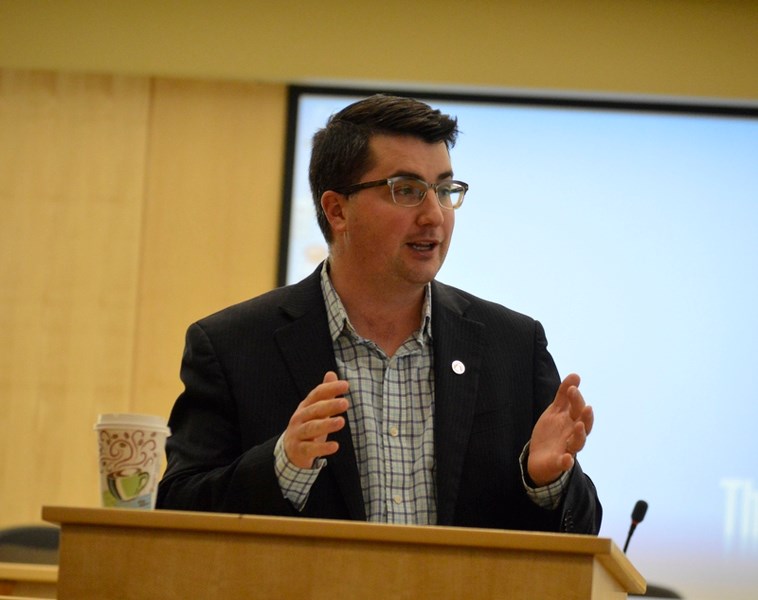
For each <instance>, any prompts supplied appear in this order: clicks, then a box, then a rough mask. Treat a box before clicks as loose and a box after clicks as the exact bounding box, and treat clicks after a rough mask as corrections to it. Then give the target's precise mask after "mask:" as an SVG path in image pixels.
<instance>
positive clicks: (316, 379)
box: [158, 95, 601, 533]
mask: <svg viewBox="0 0 758 600" xmlns="http://www.w3.org/2000/svg"><path fill="white" fill-rule="evenodd" d="M456 136H457V123H456V121H455V119H452V118H450V117H448V116H447V115H443V114H441V113H440V112H439V111H437V110H433V109H431V108H430V107H429V106H427V105H426V104H423V103H421V102H417V101H415V100H411V99H406V98H397V97H389V96H382V95H377V96H373V97H371V98H368V99H366V100H363V101H360V102H357V103H355V104H353V105H351V106H349V107H347V108H345V109H344V110H342V111H341V112H339V113H337V114H336V115H334V116H332V118H331V119H330V120H329V122H328V123H327V125H326V127H325V128H324V129H322V130H321V131H319V132H318V133H317V134H316V136H315V137H314V144H313V152H312V157H311V166H310V179H311V189H312V192H313V197H314V203H315V206H316V212H317V217H318V221H319V225H320V227H321V229H322V231H323V233H324V236H325V238H326V240H327V242H328V245H329V257H328V259H327V261H326V262H325V263H324V264H322V265H321V266H320V267H319V268H318V269H317V270H316V271H315V272H314V273H313V274H312V275H311V276H310V277H308V278H306V279H305V280H303V281H301V282H300V283H298V284H295V285H293V286H288V287H284V288H281V289H277V290H274V291H272V292H269V293H267V294H264V295H263V296H261V297H258V298H255V299H253V300H250V301H247V302H245V303H242V304H240V305H237V306H233V307H230V308H228V309H226V310H223V311H221V312H219V313H217V314H215V315H212V316H210V317H208V318H206V319H203V320H201V321H200V322H198V323H196V324H194V325H192V326H191V327H190V328H189V330H188V334H187V345H186V349H185V353H184V358H183V362H182V371H181V376H182V379H183V381H184V383H185V388H186V389H185V391H184V392H183V393H182V394H181V396H180V397H179V398H178V400H177V402H176V405H175V406H174V409H173V411H172V413H171V419H170V426H171V429H172V431H173V435H172V436H171V438H170V439H169V441H168V444H167V455H168V468H167V471H166V474H165V476H164V479H163V481H162V482H161V484H160V490H159V497H158V506H159V507H162V508H174V509H187V510H208V511H223V512H234V513H256V514H268V515H285V516H298V515H299V516H305V517H319V518H336V519H357V520H370V521H378V522H392V523H414V524H439V525H461V526H472V527H493V528H504V529H527V530H546V531H567V532H579V533H597V532H598V530H599V527H600V519H601V507H600V504H599V502H598V500H597V496H596V492H595V488H594V486H593V484H592V482H591V481H590V480H589V478H588V477H586V476H585V475H584V473H583V472H582V470H581V468H580V466H579V464H578V463H577V462H576V460H575V456H576V454H577V453H578V452H579V451H580V450H582V448H583V447H584V445H585V442H586V439H587V435H588V434H589V433H590V431H591V429H592V423H593V414H592V409H591V408H590V407H589V406H587V405H586V404H585V402H584V399H583V398H582V395H581V393H580V392H579V389H578V385H579V378H578V376H576V375H569V376H568V377H566V379H564V381H563V382H562V383H561V382H560V380H559V377H558V373H557V370H556V368H555V365H554V363H553V360H552V358H551V356H550V354H549V353H548V351H547V342H546V339H545V336H544V332H543V329H542V326H541V325H540V324H539V323H538V322H536V321H534V320H532V319H530V318H529V317H526V316H524V315H520V314H518V313H515V312H513V311H510V310H508V309H506V308H504V307H502V306H500V305H497V304H494V303H490V302H486V301H484V300H481V299H479V298H476V297H474V296H472V295H470V294H467V293H465V292H463V291H460V290H457V289H454V288H451V287H449V286H446V285H443V284H441V283H439V282H437V281H436V280H435V276H436V274H437V272H438V271H439V269H440V267H441V266H442V263H443V261H444V259H445V255H446V253H447V251H448V247H449V244H450V240H451V236H452V233H453V225H454V222H455V209H456V208H458V207H459V206H460V204H461V202H462V201H463V198H464V195H465V193H466V190H467V189H468V186H467V185H466V184H465V183H463V182H459V181H456V180H455V179H454V178H453V169H452V166H451V161H450V154H449V150H450V148H451V147H452V146H453V145H454V143H455V139H456Z"/></svg>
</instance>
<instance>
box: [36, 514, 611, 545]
mask: <svg viewBox="0 0 758 600" xmlns="http://www.w3.org/2000/svg"><path fill="white" fill-rule="evenodd" d="M42 518H43V519H44V520H45V521H48V522H51V523H57V524H60V525H74V524H78V525H99V526H118V527H138V528H148V529H176V530H189V531H208V532H213V531H215V532H219V533H232V534H233V533H237V534H264V535H273V536H286V537H291V536H318V537H321V538H331V539H350V540H361V539H365V540H366V541H372V542H376V541H385V542H397V543H408V544H414V543H416V544H426V545H429V544H432V545H459V546H477V547H484V548H486V547H491V548H499V549H508V548H513V549H519V550H537V551H552V552H561V553H565V552H568V553H572V554H608V555H610V554H611V553H612V552H613V547H614V546H615V544H614V542H613V541H612V540H610V539H608V538H602V537H596V536H591V535H581V534H566V533H542V532H532V531H511V530H499V529H476V528H468V527H443V526H430V525H424V526H421V525H393V524H385V523H366V522H357V521H340V520H331V519H300V518H292V517H270V516H261V515H247V514H227V513H208V512H189V511H175V510H138V509H124V508H79V507H64V506H45V507H43V508H42Z"/></svg>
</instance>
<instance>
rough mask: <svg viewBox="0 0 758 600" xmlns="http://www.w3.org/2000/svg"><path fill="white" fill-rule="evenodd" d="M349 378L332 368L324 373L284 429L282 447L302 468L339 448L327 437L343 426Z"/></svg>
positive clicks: (306, 467) (309, 466) (310, 465)
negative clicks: (341, 378)
mask: <svg viewBox="0 0 758 600" xmlns="http://www.w3.org/2000/svg"><path fill="white" fill-rule="evenodd" d="M348 387H349V385H348V382H347V381H343V380H339V379H337V374H336V373H335V372H334V371H328V372H327V373H326V375H324V382H323V383H320V384H319V385H317V386H316V387H315V388H314V389H313V390H312V391H311V393H310V394H308V396H307V397H306V398H305V400H303V401H302V402H301V403H300V404H299V405H298V407H297V410H296V411H295V413H294V414H293V415H292V418H291V419H290V422H289V425H287V429H286V431H285V432H284V451H285V452H286V453H287V458H288V459H289V460H290V462H292V463H293V464H294V465H295V466H297V467H299V468H301V469H310V468H311V467H312V466H313V461H315V460H316V459H317V458H319V457H320V456H329V455H331V454H334V453H335V452H337V450H338V449H339V444H338V443H337V442H335V441H334V440H329V441H327V439H326V437H327V436H328V435H329V434H330V433H334V432H335V431H339V430H340V429H342V428H343V427H344V426H345V418H344V417H342V416H338V415H341V414H342V413H344V412H345V411H346V410H347V407H348V401H347V398H342V397H341V396H344V395H345V394H346V393H347V391H348Z"/></svg>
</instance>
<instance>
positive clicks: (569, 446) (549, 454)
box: [527, 373, 594, 486]
mask: <svg viewBox="0 0 758 600" xmlns="http://www.w3.org/2000/svg"><path fill="white" fill-rule="evenodd" d="M579 381H580V379H579V375H576V374H574V373H572V374H571V375H569V376H567V377H566V379H564V380H563V382H562V383H561V385H560V387H559V388H558V392H557V393H556V395H555V399H554V400H553V402H552V404H551V405H550V406H548V407H547V409H545V412H543V413H542V415H541V416H540V418H539V419H538V421H537V423H536V424H535V426H534V429H533V430H532V439H531V442H530V444H529V459H528V462H527V470H528V473H529V477H530V478H531V479H532V481H533V482H534V483H535V484H537V485H538V486H543V485H547V484H548V483H551V482H553V481H555V480H556V479H558V477H560V476H561V474H562V473H563V472H564V471H568V470H569V469H571V468H572V467H573V466H574V457H575V456H576V454H577V452H579V451H580V450H582V448H584V444H585V443H586V442H587V436H588V435H589V434H590V431H592V424H593V421H594V415H593V413H592V407H591V406H589V405H587V404H586V403H585V401H584V397H583V396H582V393H581V392H580V391H579Z"/></svg>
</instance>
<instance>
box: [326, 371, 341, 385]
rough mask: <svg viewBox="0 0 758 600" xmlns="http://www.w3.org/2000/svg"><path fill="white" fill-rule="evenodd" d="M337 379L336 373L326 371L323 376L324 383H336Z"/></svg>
mask: <svg viewBox="0 0 758 600" xmlns="http://www.w3.org/2000/svg"><path fill="white" fill-rule="evenodd" d="M337 379H339V378H338V377H337V373H335V372H334V371H327V372H326V374H325V375H324V383H331V382H332V381H337Z"/></svg>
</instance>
